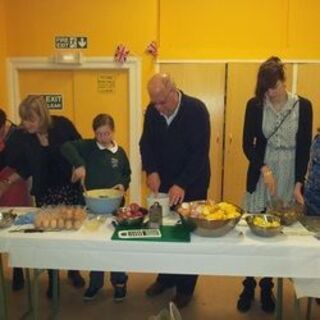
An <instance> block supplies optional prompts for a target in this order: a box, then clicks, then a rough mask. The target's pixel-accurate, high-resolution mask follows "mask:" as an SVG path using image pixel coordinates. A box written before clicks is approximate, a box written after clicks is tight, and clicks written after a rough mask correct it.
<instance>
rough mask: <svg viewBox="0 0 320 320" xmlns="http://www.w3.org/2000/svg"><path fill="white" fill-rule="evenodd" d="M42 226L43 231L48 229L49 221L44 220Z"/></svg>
mask: <svg viewBox="0 0 320 320" xmlns="http://www.w3.org/2000/svg"><path fill="white" fill-rule="evenodd" d="M42 225H43V228H44V229H48V228H49V225H50V220H49V219H47V218H44V219H43V220H42Z"/></svg>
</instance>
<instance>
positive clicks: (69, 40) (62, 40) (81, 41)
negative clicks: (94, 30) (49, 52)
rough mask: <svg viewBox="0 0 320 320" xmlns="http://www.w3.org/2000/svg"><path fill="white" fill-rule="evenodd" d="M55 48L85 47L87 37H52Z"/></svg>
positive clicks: (86, 45) (86, 46)
mask: <svg viewBox="0 0 320 320" xmlns="http://www.w3.org/2000/svg"><path fill="white" fill-rule="evenodd" d="M54 42H55V48H56V49H87V48H88V37H73V36H71V37H69V36H57V37H55V39H54Z"/></svg>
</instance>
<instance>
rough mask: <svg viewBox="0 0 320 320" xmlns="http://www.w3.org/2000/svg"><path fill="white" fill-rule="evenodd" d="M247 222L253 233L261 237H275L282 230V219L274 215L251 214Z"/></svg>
mask: <svg viewBox="0 0 320 320" xmlns="http://www.w3.org/2000/svg"><path fill="white" fill-rule="evenodd" d="M246 221H247V224H248V226H249V228H250V230H251V231H252V233H254V234H255V235H257V236H260V237H266V238H270V237H274V236H277V235H278V234H280V233H281V230H282V226H281V221H280V218H279V217H277V216H274V215H272V214H262V213H259V214H249V215H248V216H247V217H246Z"/></svg>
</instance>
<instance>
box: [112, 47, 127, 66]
mask: <svg viewBox="0 0 320 320" xmlns="http://www.w3.org/2000/svg"><path fill="white" fill-rule="evenodd" d="M129 53H130V51H129V49H128V48H127V47H126V46H125V45H123V44H119V45H118V46H117V49H116V52H115V54H114V61H115V62H117V63H125V62H126V61H127V58H128V55H129Z"/></svg>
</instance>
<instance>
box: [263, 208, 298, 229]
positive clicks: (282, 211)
mask: <svg viewBox="0 0 320 320" xmlns="http://www.w3.org/2000/svg"><path fill="white" fill-rule="evenodd" d="M302 212H303V207H302V206H301V205H299V204H296V203H293V204H289V205H288V206H282V207H279V208H270V209H269V210H268V213H269V214H273V215H275V216H277V217H279V218H280V221H281V224H282V225H285V226H290V225H292V224H293V223H295V222H296V221H298V220H300V219H301V217H302V215H303V213H302Z"/></svg>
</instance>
